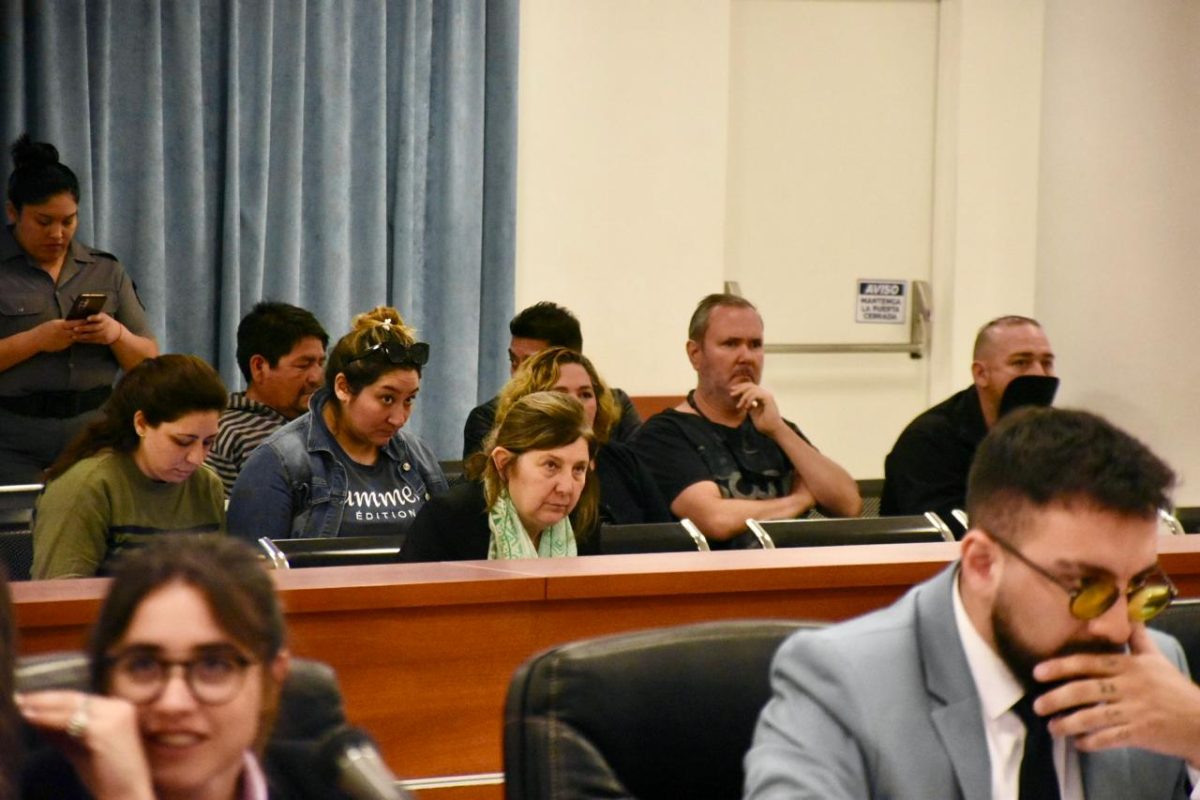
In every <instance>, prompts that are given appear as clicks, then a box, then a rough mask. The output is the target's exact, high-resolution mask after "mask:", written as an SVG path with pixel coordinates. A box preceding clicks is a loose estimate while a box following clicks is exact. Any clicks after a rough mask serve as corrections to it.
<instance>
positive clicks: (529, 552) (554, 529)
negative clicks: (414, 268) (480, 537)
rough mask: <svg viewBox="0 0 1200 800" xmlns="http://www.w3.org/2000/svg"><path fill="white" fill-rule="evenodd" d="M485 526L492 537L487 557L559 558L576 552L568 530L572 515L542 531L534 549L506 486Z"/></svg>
mask: <svg viewBox="0 0 1200 800" xmlns="http://www.w3.org/2000/svg"><path fill="white" fill-rule="evenodd" d="M488 528H490V529H491V531H492V540H491V542H490V543H489V544H488V556H487V557H488V560H489V561H490V560H492V559H499V558H561V557H562V556H573V555H576V551H575V531H574V530H572V529H571V518H570V517H563V518H562V519H560V520H559V521H558V522H556V523H554V524H553V525H551V526H550V527H549V528H546V529H545V530H543V531H542V538H541V540H540V541H539V543H538V549H537V550H536V551H535V550H534V549H533V540H532V539H530V538H529V534H528V533H526V532H525V526H524V525H522V524H521V518H520V516H518V515H517V507H516V506H514V505H513V502H512V498H511V497H509V496H508V489H504V490H502V491H501V492H500V496H499V497H498V498H496V502H495V503H493V504H492V507H491V509H490V510H489V511H488Z"/></svg>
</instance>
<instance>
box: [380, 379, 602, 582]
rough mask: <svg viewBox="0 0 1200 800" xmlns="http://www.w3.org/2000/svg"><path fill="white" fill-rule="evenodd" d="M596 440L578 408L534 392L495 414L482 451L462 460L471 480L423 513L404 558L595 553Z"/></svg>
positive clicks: (569, 401) (565, 398)
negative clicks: (593, 459)
mask: <svg viewBox="0 0 1200 800" xmlns="http://www.w3.org/2000/svg"><path fill="white" fill-rule="evenodd" d="M595 452H596V437H595V435H594V434H593V433H592V428H591V426H590V425H589V424H588V421H587V417H586V415H585V412H584V409H583V406H582V405H581V404H580V402H579V401H578V400H577V399H575V398H574V397H569V396H567V395H566V394H563V393H560V392H534V393H533V394H529V395H526V396H524V397H522V398H520V399H519V400H517V401H516V402H514V403H512V404H511V405H510V406H509V407H508V408H501V409H499V413H498V414H497V416H496V423H495V425H494V426H493V427H492V430H491V433H489V434H488V435H487V437H486V438H485V439H484V449H483V450H482V451H481V452H479V453H476V454H475V455H473V456H471V458H469V459H467V463H466V473H467V475H468V476H469V477H471V478H473V479H474V480H470V481H465V482H463V483H461V484H458V485H456V486H455V487H454V488H453V489H451V490H450V491H449V492H448V493H447V494H445V495H442V496H441V497H437V498H434V500H433V502H431V503H430V504H429V505H427V506H426V507H425V508H424V509H422V510H421V513H420V514H419V515H418V516H417V521H416V522H415V523H414V524H413V526H412V529H411V530H410V531H409V534H408V538H406V539H405V540H404V546H403V549H402V550H401V552H400V559H401V560H402V561H462V560H483V559H489V560H490V559H511V558H551V557H559V556H574V555H583V554H587V553H594V552H595V551H596V547H595V542H596V537H594V536H586V535H582V534H577V531H591V529H592V526H593V523H594V522H595V519H596V494H597V491H596V481H595V479H594V477H593V476H592V470H591V463H592V458H593V456H594V455H595Z"/></svg>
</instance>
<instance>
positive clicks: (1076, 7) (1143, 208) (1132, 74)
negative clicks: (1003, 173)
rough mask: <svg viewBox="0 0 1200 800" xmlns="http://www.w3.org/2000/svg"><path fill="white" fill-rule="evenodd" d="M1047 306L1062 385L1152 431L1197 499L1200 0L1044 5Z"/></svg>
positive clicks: (1065, 395)
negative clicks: (1196, 361) (1045, 7)
mask: <svg viewBox="0 0 1200 800" xmlns="http://www.w3.org/2000/svg"><path fill="white" fill-rule="evenodd" d="M1045 41H1046V45H1045V53H1046V55H1045V93H1044V105H1045V108H1044V111H1043V117H1044V126H1043V139H1042V148H1041V152H1042V169H1041V189H1040V203H1041V207H1040V214H1039V226H1040V236H1039V240H1038V261H1039V270H1038V276H1037V277H1038V280H1037V311H1038V314H1039V315H1040V316H1041V319H1042V321H1043V323H1044V324H1045V325H1046V327H1047V330H1048V331H1049V332H1050V335H1051V337H1052V341H1053V343H1054V346H1055V349H1056V350H1057V351H1058V356H1059V373H1060V375H1061V377H1062V379H1063V384H1062V388H1061V389H1060V400H1061V402H1063V403H1069V404H1071V405H1077V406H1080V407H1085V408H1090V409H1093V410H1096V411H1099V412H1100V413H1103V414H1105V415H1106V416H1109V417H1110V418H1111V419H1112V420H1113V421H1115V422H1117V423H1118V424H1120V425H1122V426H1124V427H1126V428H1128V429H1129V430H1131V431H1133V432H1134V433H1136V434H1137V435H1139V436H1142V437H1143V438H1144V439H1146V440H1147V441H1148V442H1149V443H1150V444H1151V446H1152V447H1153V448H1155V449H1156V450H1157V451H1158V452H1159V453H1161V454H1163V455H1164V456H1165V457H1166V458H1167V460H1168V461H1169V462H1171V463H1172V465H1173V466H1174V467H1175V468H1176V470H1177V471H1179V472H1180V473H1181V475H1182V478H1183V480H1184V483H1183V484H1182V485H1181V487H1180V490H1179V491H1178V493H1177V500H1178V501H1180V504H1181V505H1195V504H1200V425H1197V412H1198V410H1200V382H1198V380H1197V370H1196V367H1195V365H1194V360H1195V354H1196V353H1198V352H1200V324H1198V323H1197V319H1198V316H1197V310H1196V309H1197V302H1196V298H1197V297H1200V158H1198V157H1197V145H1198V143H1200V4H1198V3H1195V2H1189V0H1156V2H1153V3H1129V2H1122V1H1121V0H1055V2H1054V3H1051V4H1049V5H1048V6H1047V13H1046V39H1045Z"/></svg>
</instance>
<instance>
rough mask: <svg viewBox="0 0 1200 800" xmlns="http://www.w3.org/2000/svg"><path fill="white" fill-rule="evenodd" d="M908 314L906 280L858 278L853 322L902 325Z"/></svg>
mask: <svg viewBox="0 0 1200 800" xmlns="http://www.w3.org/2000/svg"><path fill="white" fill-rule="evenodd" d="M907 316H908V281H872V280H866V279H864V278H859V279H858V305H857V306H856V307H855V310H854V321H855V322H868V323H882V324H885V325H902V324H903V323H904V320H905V318H906V317H907Z"/></svg>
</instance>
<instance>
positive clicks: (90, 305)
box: [67, 292, 108, 320]
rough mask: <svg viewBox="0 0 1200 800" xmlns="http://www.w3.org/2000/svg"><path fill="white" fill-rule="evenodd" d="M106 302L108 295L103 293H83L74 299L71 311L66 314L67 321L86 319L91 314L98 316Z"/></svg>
mask: <svg viewBox="0 0 1200 800" xmlns="http://www.w3.org/2000/svg"><path fill="white" fill-rule="evenodd" d="M106 300H108V295H106V294H104V293H103V292H84V293H83V294H81V295H79V296H78V297H76V298H75V302H74V303H73V304H72V305H71V310H70V311H68V312H67V319H69V320H77V319H87V318H88V317H90V316H91V315H92V314H99V313H100V312H101V311H102V310H104V303H105V301H106Z"/></svg>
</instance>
